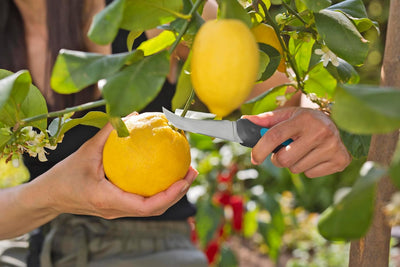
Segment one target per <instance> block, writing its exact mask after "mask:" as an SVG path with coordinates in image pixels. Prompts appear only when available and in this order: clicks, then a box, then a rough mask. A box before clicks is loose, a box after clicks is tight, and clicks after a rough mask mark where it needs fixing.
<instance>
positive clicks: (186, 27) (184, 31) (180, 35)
mask: <svg viewBox="0 0 400 267" xmlns="http://www.w3.org/2000/svg"><path fill="white" fill-rule="evenodd" d="M202 1H204V0H197V1H196V2H195V3H194V5H193V6H192V9H191V10H190V11H189V13H188V14H187V15H186V16H187V17H188V19H186V20H185V22H184V23H183V25H182V28H181V30H180V32H179V34H178V37H176V39H175V41H174V43H173V44H172V45H171V47H170V48H169V53H170V54H172V53H173V52H174V50H175V48H176V47H177V46H178V44H179V42H180V41H181V39H182V36H183V35H184V34H185V33H186V31H187V29H188V28H189V24H190V21H191V18H192V16H193V14H194V12H196V10H197V9H198V8H199V6H200V4H201V2H202Z"/></svg>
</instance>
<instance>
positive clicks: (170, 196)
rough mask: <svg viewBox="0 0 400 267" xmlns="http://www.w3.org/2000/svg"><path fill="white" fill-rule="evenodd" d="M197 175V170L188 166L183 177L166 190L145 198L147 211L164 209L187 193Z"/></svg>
mask: <svg viewBox="0 0 400 267" xmlns="http://www.w3.org/2000/svg"><path fill="white" fill-rule="evenodd" d="M197 175H198V172H197V171H196V170H195V169H193V168H192V167H190V168H189V170H188V172H187V174H186V176H185V177H184V179H182V180H179V181H177V182H175V183H174V184H172V185H171V186H170V187H169V188H168V189H167V190H165V191H162V192H160V193H158V194H156V195H154V196H151V197H149V198H147V199H145V205H146V209H147V210H148V211H149V212H153V211H154V212H157V211H160V210H166V209H167V208H169V207H170V206H172V205H173V204H175V203H176V202H178V201H179V200H180V199H181V198H182V197H183V196H184V195H185V194H186V193H187V191H188V190H189V187H190V185H191V184H192V182H193V181H194V179H195V178H196V177H197Z"/></svg>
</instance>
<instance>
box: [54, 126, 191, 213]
mask: <svg viewBox="0 0 400 267" xmlns="http://www.w3.org/2000/svg"><path fill="white" fill-rule="evenodd" d="M111 130H112V127H111V126H110V125H107V126H105V127H104V128H103V129H102V130H101V131H100V132H99V133H97V134H96V136H94V137H93V138H92V139H90V140H89V141H87V142H86V143H85V144H84V145H83V146H82V147H81V148H80V149H79V150H78V151H76V152H75V153H74V154H72V155H71V156H70V157H68V158H66V159H65V160H63V161H62V162H60V163H59V164H57V165H56V166H55V167H54V168H52V169H51V170H50V171H49V175H48V176H50V177H51V178H50V179H48V178H47V181H46V182H48V183H51V184H52V186H51V188H52V190H51V191H50V192H48V193H49V196H50V197H51V199H52V203H53V209H55V210H57V212H58V213H74V214H86V215H95V216H100V217H104V218H107V219H112V218H117V217H127V216H134V217H135V216H140V217H142V216H155V215H161V214H162V213H164V212H165V211H166V210H167V209H168V208H169V207H170V206H172V205H173V204H175V203H176V202H177V201H178V200H180V199H181V198H182V197H183V196H184V195H185V194H186V192H187V191H188V189H189V186H190V184H191V183H192V182H193V180H194V179H195V177H196V176H197V171H196V170H194V169H193V168H189V170H188V172H187V174H186V176H185V178H184V179H182V180H180V181H178V182H176V183H174V184H173V185H172V186H171V187H169V188H168V189H167V190H165V191H163V192H160V193H158V194H156V195H154V196H152V197H148V198H145V197H142V196H139V195H135V194H131V193H127V192H124V191H123V190H121V189H119V188H118V187H116V186H115V185H113V184H112V183H111V182H109V181H108V180H107V179H106V178H105V174H104V170H103V165H102V151H103V146H104V143H105V141H106V139H107V137H108V135H109V133H110V132H111Z"/></svg>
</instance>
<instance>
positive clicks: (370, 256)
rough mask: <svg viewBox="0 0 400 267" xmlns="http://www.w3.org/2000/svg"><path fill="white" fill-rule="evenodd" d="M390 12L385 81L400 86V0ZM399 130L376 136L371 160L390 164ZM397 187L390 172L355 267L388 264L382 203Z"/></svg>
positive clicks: (358, 245)
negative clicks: (392, 181)
mask: <svg viewBox="0 0 400 267" xmlns="http://www.w3.org/2000/svg"><path fill="white" fill-rule="evenodd" d="M389 10H390V14H389V21H388V28H387V35H386V46H385V55H384V60H383V65H382V72H381V79H382V81H381V85H382V86H390V87H397V88H400V45H399V44H400V35H399V34H398V32H397V31H398V30H399V29H400V20H399V19H398V18H397V16H396V14H400V13H399V12H400V1H398V0H393V1H390V9H389ZM398 138H399V132H398V131H396V132H393V133H391V134H385V135H374V136H372V140H371V146H370V149H369V153H368V160H371V161H375V162H379V163H381V164H382V165H384V166H388V165H389V164H390V161H391V159H392V156H393V152H394V150H395V148H396V144H397V141H398ZM395 190H396V188H395V186H394V185H393V184H392V183H391V181H390V178H389V177H388V176H385V177H383V178H382V179H381V180H380V181H379V183H378V187H377V196H376V200H375V214H374V219H373V222H372V225H371V228H370V229H369V231H368V233H367V235H366V236H365V237H364V238H361V239H360V240H358V241H353V242H352V243H351V247H350V261H349V266H351V267H361V266H362V267H370V266H371V267H376V266H379V267H384V266H388V265H389V250H390V232H391V227H390V226H389V225H388V223H387V221H386V218H385V216H384V214H383V210H382V207H383V206H384V205H385V204H386V203H387V202H388V201H389V200H390V197H391V195H392V193H393V192H394V191H395Z"/></svg>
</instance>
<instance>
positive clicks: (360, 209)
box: [0, 0, 400, 254]
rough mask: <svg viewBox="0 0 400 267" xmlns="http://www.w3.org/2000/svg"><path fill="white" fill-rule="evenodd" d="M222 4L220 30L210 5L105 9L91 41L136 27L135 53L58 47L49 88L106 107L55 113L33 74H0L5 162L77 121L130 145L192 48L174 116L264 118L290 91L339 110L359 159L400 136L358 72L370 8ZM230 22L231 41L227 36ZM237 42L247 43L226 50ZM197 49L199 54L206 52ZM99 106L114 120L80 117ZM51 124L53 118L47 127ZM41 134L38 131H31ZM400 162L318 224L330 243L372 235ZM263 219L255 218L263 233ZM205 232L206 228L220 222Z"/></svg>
mask: <svg viewBox="0 0 400 267" xmlns="http://www.w3.org/2000/svg"><path fill="white" fill-rule="evenodd" d="M218 4H219V11H218V18H217V21H215V22H210V23H208V22H207V23H206V22H204V20H203V19H202V18H201V16H200V14H201V12H202V9H203V6H204V1H202V0H196V1H191V0H169V1H162V0H115V1H113V2H112V3H111V4H110V5H108V6H107V7H106V8H105V9H104V10H103V11H101V12H100V13H99V14H98V15H96V17H95V19H94V21H93V23H92V25H91V28H90V31H89V38H91V39H92V40H93V41H94V42H97V43H99V44H109V43H111V42H112V41H113V40H114V38H115V36H116V35H117V33H118V31H119V29H125V30H128V31H130V35H129V38H128V40H127V46H128V51H129V52H126V53H120V54H114V55H100V54H93V53H85V52H81V51H71V50H61V51H60V54H59V56H58V58H57V60H56V63H55V66H54V68H53V72H52V77H51V85H52V88H53V89H54V90H55V91H57V92H59V93H64V94H70V93H75V92H79V91H81V90H84V88H86V87H87V86H88V85H92V84H96V83H98V84H99V85H100V87H101V89H102V96H103V99H102V100H100V101H96V102H93V103H86V104H84V105H81V106H77V107H69V108H67V109H66V110H61V111H56V112H51V113H49V112H48V111H47V108H46V103H45V100H44V98H43V96H42V95H41V94H40V91H39V90H38V89H37V88H36V87H34V86H33V85H32V81H31V77H30V74H29V72H28V71H26V70H21V71H19V72H17V73H11V72H9V71H7V70H0V151H1V155H2V157H4V158H6V161H7V162H18V159H19V158H20V155H21V154H22V153H29V154H31V155H32V156H40V155H43V151H44V149H46V148H53V147H54V146H55V145H56V144H57V143H58V142H60V141H61V140H62V136H63V134H64V133H65V132H66V131H68V130H69V129H71V128H72V127H74V126H75V125H77V124H85V125H93V126H96V127H102V126H103V125H104V124H105V123H107V122H108V121H110V122H111V123H112V124H113V126H114V127H115V129H116V132H117V134H118V136H120V137H121V138H119V139H117V138H116V137H115V133H114V134H113V138H114V139H115V140H119V141H115V142H116V143H120V142H121V143H122V142H123V140H125V139H124V138H129V137H128V136H129V134H130V129H129V127H127V125H126V124H125V123H124V122H123V121H122V120H121V117H123V116H126V115H127V114H129V113H130V112H132V111H140V110H141V109H142V108H143V107H144V106H145V105H146V104H147V103H149V102H150V101H151V100H152V99H154V98H155V97H156V96H157V94H158V93H159V91H160V90H161V87H162V85H163V83H164V82H165V79H166V76H167V75H168V72H169V67H170V66H169V64H170V59H171V54H172V52H173V51H174V50H175V48H176V47H177V45H178V44H179V43H180V42H182V41H183V42H184V43H185V44H186V45H187V46H188V47H189V50H190V54H191V57H190V56H189V58H188V60H187V61H186V62H185V63H184V64H183V65H182V68H181V72H180V75H179V79H178V84H177V91H176V94H175V96H174V100H173V107H174V109H175V108H184V109H186V110H187V109H188V108H189V107H190V108H192V107H194V106H192V104H193V102H194V103H195V104H197V103H198V102H201V101H203V102H204V103H205V104H206V106H207V107H208V108H209V110H210V111H211V112H215V113H217V114H218V115H219V116H221V117H224V116H234V115H236V116H237V115H238V114H239V115H240V111H241V108H243V107H244V105H243V104H245V106H246V112H248V113H259V112H264V111H269V110H271V109H273V108H276V107H278V106H279V104H280V103H281V101H279V99H282V97H284V98H290V95H286V91H287V90H286V89H287V87H289V86H290V87H292V88H294V89H295V91H297V92H300V93H302V94H304V95H306V96H308V97H309V99H310V100H311V101H313V102H314V103H316V104H317V105H319V107H320V108H321V109H322V110H324V111H325V112H328V113H331V116H332V119H333V120H334V121H335V123H336V124H337V125H338V127H339V128H340V129H341V131H342V137H343V140H344V142H345V144H346V146H347V147H348V149H349V151H350V152H351V153H352V155H353V156H354V158H363V156H365V154H366V153H365V151H367V150H368V146H369V136H370V135H371V134H375V133H388V132H391V131H394V130H397V129H398V128H399V127H400V112H399V111H400V110H399V105H398V103H399V100H400V99H399V98H400V95H399V93H398V91H397V90H396V89H394V88H386V89H385V90H382V89H381V88H379V87H378V86H375V85H361V84H359V82H360V77H359V74H358V72H357V71H358V68H359V67H360V66H362V65H363V63H364V61H365V59H366V57H367V56H368V51H369V42H368V40H367V36H368V33H369V32H371V31H374V30H378V26H377V25H376V23H375V22H374V21H372V20H371V19H369V18H368V15H367V12H366V9H365V6H364V3H363V2H362V0H344V1H341V2H339V3H334V4H332V1H330V0H274V1H270V0H254V1H237V0H219V1H218ZM221 25H223V26H222V27H221ZM232 25H235V26H234V27H233V28H234V29H235V30H234V34H228V33H229V32H230V31H231V29H230V28H231V26H232ZM237 25H240V26H237ZM156 27H158V28H162V29H163V30H165V31H168V32H169V33H170V34H161V35H159V36H158V37H155V38H154V39H152V40H148V41H146V43H145V44H143V46H142V49H143V50H141V49H137V50H132V49H131V48H132V44H133V41H134V39H135V37H136V36H138V35H139V34H140V33H142V32H143V31H146V30H149V29H153V28H156ZM203 30H204V31H203ZM217 30H218V31H217ZM212 31H217V32H218V34H217V35H218V36H217V41H211V39H210V41H209V42H206V44H204V46H203V45H198V44H199V42H201V41H202V40H207V38H209V37H208V35H204V36H203V34H204V33H208V32H212ZM249 32H250V34H249ZM251 33H253V34H251ZM233 35H234V36H235V37H237V38H239V41H237V42H236V41H234V39H229V41H227V40H228V37H229V38H233V37H232V36H233ZM220 44H221V45H220ZM255 44H258V51H256V52H258V54H257V53H256V52H255V50H257V45H255ZM197 48H201V49H200V51H201V52H200V53H199V54H198V53H196V50H197ZM213 51H214V52H215V53H216V54H215V55H214V54H212V53H211V52H213ZM199 55H200V56H199ZM203 56H204V57H203ZM236 59H237V60H238V61H237V62H236V61H234V60H236ZM192 61H193V62H192ZM257 61H258V63H257ZM277 70H278V71H280V72H283V73H285V74H286V75H287V77H288V79H289V82H288V83H285V84H281V85H279V86H277V87H275V88H270V89H269V90H267V91H266V92H265V93H264V94H262V95H260V96H258V97H257V98H256V99H252V100H250V101H248V102H247V103H243V102H244V101H245V98H246V97H245V96H247V95H248V93H249V91H250V90H251V88H252V85H254V84H255V83H257V82H262V81H264V80H266V79H268V78H269V77H271V76H272V75H273V74H274V73H275V72H276V71H277ZM228 75H230V76H231V77H226V76H228ZM198 99H200V100H198ZM100 105H105V106H106V110H107V112H106V113H101V112H90V113H88V114H87V115H86V116H85V117H82V118H76V119H71V115H72V113H73V112H75V111H78V110H82V109H87V108H93V107H96V106H100ZM196 107H197V106H196ZM183 114H185V112H183ZM50 117H51V118H55V119H54V120H53V122H52V123H51V124H50V125H47V118H50ZM32 128H36V129H38V130H40V132H41V133H37V132H36V133H37V135H36V134H29V133H30V132H31V129H32ZM143 142H146V141H145V140H144V141H143ZM158 142H161V141H158ZM398 150H399V149H398ZM113 153H117V152H113ZM399 153H400V152H399V151H397V152H396V154H395V155H396V157H395V159H396V160H393V162H392V163H391V164H390V166H388V167H384V168H383V169H382V168H380V167H378V166H377V165H374V164H371V165H368V166H367V167H369V168H368V171H365V172H363V173H361V174H358V173H357V172H355V173H356V174H353V175H354V176H355V177H356V178H360V179H358V182H357V184H356V185H355V186H354V188H353V190H352V191H351V193H349V195H348V196H347V197H346V198H343V199H342V201H341V202H339V203H338V204H336V205H333V206H332V207H331V208H330V209H328V210H327V211H326V213H325V214H324V216H323V219H321V221H320V233H321V234H323V235H324V237H326V238H329V239H345V240H346V239H350V238H355V237H360V236H363V235H364V234H365V232H366V231H367V229H368V228H369V226H370V223H371V218H372V214H373V206H372V204H371V203H372V202H373V200H374V197H375V190H374V189H375V186H376V183H377V182H378V181H379V179H380V177H381V176H382V174H383V173H388V172H389V171H390V174H391V177H392V178H393V179H394V181H395V183H397V184H400V182H399V181H398V179H399V178H398V177H400V175H399V173H400V172H399V167H398V166H399V161H398V160H397V159H398V158H399ZM142 193H143V194H146V193H145V192H142ZM150 194H151V193H150ZM264 204H265V205H259V206H258V207H257V208H259V209H264V210H269V213H270V214H272V216H275V215H274V214H276V216H278V217H276V218H277V219H276V218H275V217H274V218H272V219H271V223H272V224H268V223H264V224H263V226H262V227H261V228H262V229H266V228H268V227H269V228H270V229H271V228H274V227H276V228H277V229H278V230H277V231H275V232H273V231H272V232H269V233H275V234H273V235H272V234H271V235H268V234H266V233H265V231H263V232H262V233H261V234H264V238H265V240H267V242H269V246H270V247H271V246H272V247H273V246H274V245H275V246H277V245H276V244H279V240H280V238H281V235H280V234H279V233H280V231H279V229H280V228H279V226H277V225H273V223H274V222H276V221H275V219H276V220H277V221H279V220H280V219H279V216H280V215H279V214H280V212H279V209H278V208H277V207H276V205H273V203H272V204H271V202H269V201H266V202H265V203H264ZM207 207H208V208H209V207H210V206H207ZM253 217H254V218H253V219H254V220H256V219H257V218H256V216H253ZM360 218H362V220H360ZM205 220H206V219H205ZM254 220H249V221H251V222H252V225H253V227H254V228H255V229H259V228H258V224H257V221H254ZM202 223H203V225H206V226H205V227H206V228H207V227H211V226H215V224H216V223H215V222H209V221H207V222H202ZM254 225H255V226H254ZM208 230H210V229H206V230H204V231H208ZM260 231H261V230H260ZM207 236H209V235H204V238H205V239H207ZM270 249H271V248H270ZM274 249H276V247H275V248H274ZM228 254H229V253H228Z"/></svg>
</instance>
